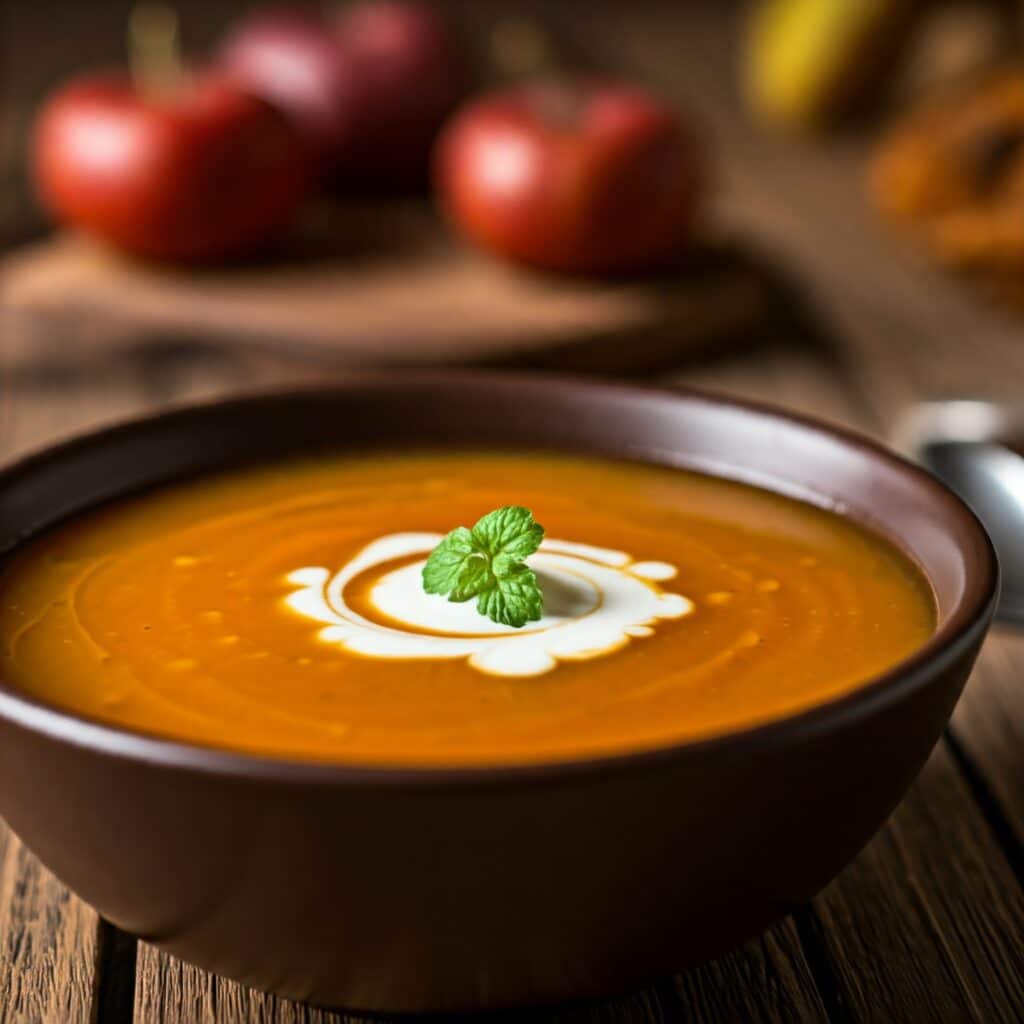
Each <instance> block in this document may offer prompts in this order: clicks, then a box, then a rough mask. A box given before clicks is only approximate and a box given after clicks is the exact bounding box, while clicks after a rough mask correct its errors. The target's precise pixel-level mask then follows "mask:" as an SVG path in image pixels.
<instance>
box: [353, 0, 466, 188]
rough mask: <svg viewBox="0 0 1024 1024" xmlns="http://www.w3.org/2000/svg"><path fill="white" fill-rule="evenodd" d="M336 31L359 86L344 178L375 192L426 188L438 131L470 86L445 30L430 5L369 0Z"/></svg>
mask: <svg viewBox="0 0 1024 1024" xmlns="http://www.w3.org/2000/svg"><path fill="white" fill-rule="evenodd" d="M337 32H338V34H339V37H340V39H341V40H342V43H343V45H344V46H345V47H346V48H347V50H348V53H349V55H350V59H351V60H352V61H353V64H354V67H355V72H356V75H355V77H356V81H357V82H358V84H359V90H358V96H357V98H358V106H357V108H356V109H355V111H354V121H355V125H356V130H355V132H354V134H353V137H352V139H351V142H350V148H349V150H348V153H347V155H346V158H345V160H344V161H343V163H342V164H341V166H340V167H339V175H340V178H341V179H342V180H343V181H347V182H352V183H355V184H357V185H359V186H362V187H370V188H374V189H379V188H382V187H383V188H398V189H401V188H409V187H413V186H417V185H424V184H425V183H426V181H427V179H428V177H429V169H430V151H431V148H432V146H433V143H434V140H435V139H436V137H437V133H438V131H439V129H440V127H441V125H442V123H443V121H444V119H445V117H446V116H447V115H448V114H449V113H450V112H451V110H452V108H453V107H454V106H455V104H456V103H457V102H458V101H459V100H460V99H461V98H462V97H463V96H464V95H465V94H466V92H467V90H468V86H469V79H470V75H469V71H468V69H467V65H466V62H465V60H464V58H463V56H462V54H461V52H460V50H459V47H458V45H457V44H456V42H455V40H454V38H453V35H452V32H451V30H450V28H449V27H448V24H447V23H446V22H445V20H444V19H443V18H442V17H441V15H440V14H439V13H438V11H437V10H435V9H434V8H432V7H429V6H427V5H425V4H419V3H406V2H400V0H365V2H363V3H357V4H354V5H352V6H351V7H348V8H346V9H345V10H344V11H343V13H342V15H341V17H340V19H339V20H338V22H337Z"/></svg>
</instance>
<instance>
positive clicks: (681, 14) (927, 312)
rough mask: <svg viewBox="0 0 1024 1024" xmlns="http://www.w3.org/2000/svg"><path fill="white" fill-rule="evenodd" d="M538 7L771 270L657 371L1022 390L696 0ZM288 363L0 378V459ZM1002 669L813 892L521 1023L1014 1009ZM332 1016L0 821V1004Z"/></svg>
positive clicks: (1009, 703) (960, 304) (797, 398)
mask: <svg viewBox="0 0 1024 1024" xmlns="http://www.w3.org/2000/svg"><path fill="white" fill-rule="evenodd" d="M477 9H478V10H479V9H480V8H477ZM549 15H556V16H557V17H558V18H560V19H563V20H564V21H565V22H566V27H567V28H569V29H571V30H572V31H573V32H574V33H575V35H576V37H577V38H579V39H581V40H582V41H583V42H584V43H585V44H586V45H587V46H588V47H589V48H590V49H591V51H592V52H593V53H594V54H595V55H597V56H598V57H599V58H601V59H603V60H604V61H605V62H607V63H608V64H609V65H612V66H616V65H618V66H624V67H627V68H631V69H634V70H637V71H639V72H640V73H641V74H644V75H646V76H647V77H648V78H650V79H652V80H653V81H654V82H655V83H656V84H659V85H661V86H662V87H663V88H665V89H666V90H667V91H669V92H671V93H673V94H674V95H677V96H679V97H681V98H683V99H687V100H689V101H690V102H691V104H692V105H693V106H694V107H696V108H697V109H699V110H701V111H702V112H703V113H704V114H705V116H706V117H707V119H708V121H709V123H710V124H711V126H712V128H713V129H714V131H715V134H716V136H717V142H718V149H719V152H720V154H721V160H720V173H721V177H722V189H721V194H720V197H719V200H718V203H717V207H718V209H717V211H716V212H717V219H718V222H719V223H721V224H723V225H725V226H726V227H727V228H728V230H729V232H730V233H731V234H732V235H734V236H735V237H736V238H738V239H740V240H742V242H743V244H745V245H746V246H748V247H749V248H750V249H751V250H752V251H754V252H759V253H761V254H762V256H763V257H764V258H765V263H766V265H770V266H771V267H773V268H775V271H777V270H778V268H779V267H781V268H783V270H784V273H785V276H786V277H787V278H788V279H789V281H790V282H791V283H793V284H792V286H791V287H789V288H782V289H781V291H780V302H779V305H780V315H779V317H778V321H777V323H775V324H773V325H772V326H773V331H772V332H771V337H770V338H769V339H767V340H766V342H765V343H764V344H763V345H762V346H761V347H760V348H759V349H757V350H756V351H752V352H748V353H745V354H741V355H735V354H734V355H732V356H729V357H725V358H722V359H719V360H709V361H704V362H703V363H702V364H701V365H700V366H696V367H690V368H688V369H684V370H680V371H679V372H678V373H675V374H673V375H672V377H671V379H672V380H675V381H679V382H683V383H687V384H697V385H700V386H709V387H714V388H717V389H719V390H725V391H728V392H732V393H738V394H743V395H752V396H757V397H761V398H768V399H771V400H773V401H776V402H780V403H783V404H785V405H788V406H790V407H793V408H797V409H800V410H803V411H807V412H810V413H813V414H816V415H819V416H822V417H824V418H826V419H829V420H833V421H837V422H841V423H847V424H851V425H854V426H856V427H859V428H860V429H862V430H865V431H867V432H869V433H874V434H878V435H883V436H884V434H885V432H886V431H887V429H888V428H889V426H890V425H891V423H892V420H893V418H894V417H895V416H896V415H898V413H899V412H900V410H901V408H903V407H904V406H905V404H906V403H907V402H909V401H912V400H914V399H917V398H920V397H925V396H927V397H936V396H941V395H945V394H953V393H971V394H979V393H980V394H985V395H1002V396H1008V395H1009V396H1014V397H1020V395H1019V394H1017V392H1018V391H1019V389H1020V382H1021V380H1022V370H1024V325H1022V324H1021V323H1020V322H1019V321H1016V320H1013V319H1011V318H1009V317H1005V316H1003V315H1002V314H1000V313H998V312H996V311H993V310H989V309H986V308H985V307H983V306H982V305H981V304H980V303H979V302H978V300H977V299H976V297H975V296H973V295H971V294H969V293H967V292H965V291H964V290H963V289H961V288H960V287H959V286H957V285H955V284H953V283H951V282H949V281H947V280H945V279H943V278H941V277H940V276H939V275H937V274H935V273H934V272H932V271H930V270H928V269H927V268H925V267H923V266H922V265H920V264H919V263H918V262H917V261H916V259H915V257H914V256H913V255H911V254H908V253H904V252H902V251H901V250H900V249H899V248H898V247H897V246H896V245H895V244H894V243H893V242H892V241H891V240H890V239H888V238H886V237H885V235H884V233H883V232H882V231H881V230H880V229H878V228H877V227H876V226H875V225H874V224H873V223H872V222H871V219H870V216H869V214H868V213H867V212H866V209H865V206H864V204H863V202H862V199H861V195H860V182H859V175H860V167H861V164H862V158H861V148H862V144H861V143H860V142H859V141H857V140H850V141H845V142H838V143H833V144H831V145H829V146H821V145H820V144H817V145H816V144H810V143H793V142H788V143H782V142H779V141H777V140H772V139H768V138H758V137H757V136H756V134H755V133H753V132H752V131H751V129H750V128H749V127H747V126H745V125H744V123H743V121H742V118H741V117H740V116H739V114H738V112H737V110H736V104H735V101H734V99H733V97H732V95H731V84H730V83H731V77H730V76H729V75H728V74H726V73H725V72H727V71H728V70H729V68H730V66H731V63H732V60H733V56H732V54H731V51H730V48H729V36H728V34H727V31H725V29H726V28H727V26H723V18H724V17H725V16H724V15H723V14H722V11H721V8H720V7H718V6H716V5H711V4H709V5H706V6H703V7H700V6H698V7H694V6H692V5H685V4H673V5H667V4H666V5H660V4H653V3H652V4H647V3H643V2H637V0H634V2H631V3H630V4H615V3H612V2H607V3H600V4H598V3H587V4H586V5H583V4H580V3H576V4H569V3H566V4H564V5H562V6H559V7H558V8H557V9H556V10H549ZM598 15H599V16H598ZM775 271H773V273H774V272H775ZM0 343H2V339H0ZM319 372H321V373H322V372H323V371H319ZM310 375H311V372H310V371H307V370H305V369H304V368H303V367H301V366H296V365H293V364H292V363H290V362H288V361H286V360H283V359H282V360H280V361H276V360H271V359H269V358H267V357H263V356H259V357H257V356H245V357H243V356H239V355H235V356H230V357H229V356H225V355H222V354H219V353H217V352H215V351H211V350H208V349H203V348H197V347H194V346H183V347H181V348H180V349H179V348H167V349H162V350H159V351H155V352H149V353H148V354H146V355H144V356H140V358H139V359H138V360H132V361H126V362H125V363H124V365H122V366H120V367H117V368H110V367H105V368H104V369H103V371H102V373H101V374H100V373H97V374H96V375H95V376H92V377H89V378H83V377H82V376H81V375H79V374H70V375H62V374H60V373H59V372H55V371H53V370H52V369H51V370H48V371H47V372H46V373H39V374H33V373H32V372H30V371H27V372H20V373H19V374H18V375H17V376H9V377H7V378H6V379H4V380H3V381H2V389H0V455H2V457H4V458H7V457H10V456H12V455H14V454H15V453H18V452H21V451H23V450H27V449H31V448H35V447H38V446H39V445H42V444H44V443H46V442H48V441H50V440H51V439H54V438H57V437H63V436H65V435H67V434H69V433H71V432H73V431H76V430H79V429H81V428H84V427H86V426H91V425H94V424H98V423H101V422H108V421H110V420H112V419H116V418H120V417H122V416H126V415H129V414H133V413H138V412H142V411H146V410H151V409H154V408H158V407H162V406H164V405H166V404H168V403H173V402H180V401H183V400H188V399H191V398H194V397H198V396H209V395H214V394H221V393H226V392H235V391H238V390H240V389H245V388H248V387H252V386H265V385H267V384H268V383H287V382H288V381H292V380H297V379H300V378H301V379H306V378H308V377H309V376H310ZM1022 675H1024V634H1021V633H1020V632H1017V631H1013V630H1011V629H1009V628H1005V627H997V628H996V629H995V631H994V633H993V635H992V636H991V638H990V640H989V641H988V643H987V644H986V647H985V650H984V652H983V654H982V657H981V660H980V663H979V665H978V668H977V670H976V671H975V673H974V677H973V678H972V680H971V682H970V684H969V685H968V688H967V691H966V694H965V696H964V698H963V699H962V701H961V702H960V705H959V707H958V708H957V711H956V714H955V716H954V719H953V723H952V725H951V727H950V729H949V730H948V731H947V733H946V735H945V736H944V737H943V739H942V740H941V741H940V743H939V744H938V746H937V747H936V749H935V751H934V753H933V755H932V757H931V759H930V761H929V762H928V764H927V766H926V768H925V769H924V771H923V772H922V774H921V776H920V778H919V779H918V781H917V783H916V784H915V785H914V787H913V788H912V790H911V792H910V793H909V795H908V796H907V798H906V799H905V800H904V801H903V803H902V804H901V806H900V807H899V808H898V809H897V811H896V812H895V813H894V814H893V816H892V818H891V819H890V821H889V822H888V823H887V824H886V825H885V827H884V828H883V829H882V830H881V832H880V833H879V834H878V836H876V838H875V839H874V840H873V841H872V842H871V843H870V844H869V845H868V847H867V848H866V849H865V850H864V851H863V852H862V853H861V855H860V856H859V857H858V858H857V859H856V861H855V862H854V863H853V864H852V865H851V866H850V867H848V868H847V869H846V870H845V871H844V872H843V873H842V874H841V875H840V876H839V878H838V879H836V880H835V881H834V882H833V883H832V884H831V885H830V886H829V887H828V888H827V889H826V890H825V891H824V892H823V893H822V894H821V895H820V896H819V897H818V898H817V899H816V900H815V901H814V902H813V903H812V904H811V905H809V906H807V907H805V908H803V909H802V910H801V911H799V912H798V913H796V914H795V915H793V916H792V917H791V918H789V919H788V920H786V921H784V922H783V923H781V924H780V925H778V926H777V927H776V928H774V929H773V930H772V931H770V932H769V933H767V934H766V935H764V936H763V937H761V938H760V939H758V940H756V941H754V942H751V943H748V944H747V945H746V946H744V947H743V948H741V949H738V950H736V951H735V952H733V953H732V954H731V955H729V956H727V957H725V958H723V959H721V960H719V961H716V962H714V963H711V964H708V965H706V966H704V967H701V968H699V969H697V970H693V971H690V972H688V973H686V974H682V975H679V976H677V977H675V978H666V979H665V980H664V981H662V982H661V983H660V984H658V985H656V986H654V987H652V988H650V989H647V990H645V991H642V992H636V993H634V994H631V995H628V996H624V997H622V998H618V999H615V1000H613V1001H611V1002H608V1003H604V1004H600V1005H591V1006H580V1007H572V1008H565V1009H559V1010H545V1011H535V1012H533V1013H530V1014H526V1015H524V1019H528V1020H536V1021H563V1022H570V1021H573V1022H575V1021H578V1022H584V1021H593V1022H598V1021H603V1022H608V1024H617V1022H623V1024H625V1022H652V1024H653V1022H669V1021H684V1020H685V1021H690V1020H694V1021H738V1022H740V1021H742V1022H747V1021H749V1022H758V1021H786V1022H789V1021H837V1022H850V1021H858V1022H859V1021H865V1022H876V1021H878V1022H918V1021H938V1022H959V1021H978V1022H985V1024H989V1022H999V1021H1006V1022H1015V1021H1020V1020H1022V1019H1024V889H1022V885H1024V856H1022V849H1024V682H1022ZM865 757H870V751H865ZM354 1019H355V1018H352V1017H344V1016H341V1015H335V1014H331V1013H328V1012H325V1011H321V1010H316V1009H311V1008H308V1007H303V1006H299V1005H296V1004H292V1003H289V1002H286V1001H282V1000H278V999H275V998H273V997H270V996H267V995H264V994H261V993H258V992H254V991H250V990H248V989H245V988H242V987H240V986H238V985H236V984H234V983H232V982H228V981H224V980H222V979H219V978H216V977H213V976H212V975H209V974H206V973H204V972H202V971H199V970H196V969H194V968H192V967H190V966H188V965H186V964H183V963H181V962H179V961H177V960H174V959H172V958H170V957H168V956H165V955H164V954H162V953H159V952H157V951H156V950H155V949H153V948H152V947H150V946H148V945H146V944H145V943H136V942H135V940H134V939H132V938H131V937H129V936H126V935H124V934H122V933H120V932H118V931H117V930H116V929H115V928H113V927H112V926H110V925H109V924H107V923H105V922H103V921H101V920H100V919H99V918H98V917H97V915H96V914H95V913H94V912H93V911H92V910H91V909H90V908H88V907H87V906H85V905H83V904H82V903H81V902H79V901H78V900H77V899H76V898H75V897H74V896H72V895H70V894H69V893H68V892H67V890H65V889H64V888H63V887H62V886H61V884H60V883H59V882H58V881H56V880H55V879H54V878H53V877H52V876H51V875H50V874H49V873H48V872H47V871H46V869H45V868H43V867H42V866H40V864H39V863H38V862H37V861H36V860H35V859H34V857H33V856H32V854H31V853H30V852H29V851H27V850H26V849H25V848H24V847H23V846H22V845H21V843H20V842H19V841H18V839H17V838H16V837H15V836H13V835H12V834H10V833H9V832H6V831H4V830H3V827H2V825H0V1021H8V1022H22V1021H27V1022H36V1021H45V1022H51V1021H52V1022H61V1024H63V1022H68V1024H73V1022H79V1021H81V1022H83V1024H84V1022H88V1021H99V1022H127V1021H131V1020H134V1021H138V1022H140V1024H154V1022H157V1021H166V1022H172V1024H173V1022H179V1021H181V1022H214V1021H216V1022H224V1024H235V1022H243V1021H249V1020H258V1021H266V1022H281V1024H284V1022H299V1021H303V1022H305V1021H308V1022H317V1024H328V1022H338V1021H343V1020H349V1021H351V1020H354Z"/></svg>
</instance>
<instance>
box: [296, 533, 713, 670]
mask: <svg viewBox="0 0 1024 1024" xmlns="http://www.w3.org/2000/svg"><path fill="white" fill-rule="evenodd" d="M441 539H442V535H441V534H437V533H393V534H389V535H388V536H386V537H381V538H380V539H378V540H375V541H373V542H372V543H371V544H368V545H367V546H366V547H365V548H363V549H362V550H361V551H360V552H359V553H358V554H357V555H355V557H353V558H352V559H351V560H350V561H349V562H348V563H347V564H346V565H344V566H343V567H342V568H341V569H340V570H338V572H336V573H334V574H333V575H332V574H331V572H330V570H328V569H326V568H323V567H320V566H306V567H305V568H302V569H296V570H295V571H294V572H291V573H289V574H288V577H287V581H288V582H289V583H290V584H293V585H295V586H296V587H297V588H298V589H296V590H295V591H294V592H293V593H291V594H289V595H288V596H287V597H286V598H285V603H286V604H287V606H288V607H289V608H291V609H292V610H293V611H295V612H298V613H299V614H300V615H303V616H305V617H307V618H309V619H312V620H313V621H315V622H318V623H321V624H322V626H323V628H322V629H321V630H320V631H319V633H318V636H319V638H320V640H322V641H323V642H325V643H328V644H335V645H338V646H340V647H343V648H345V649H346V650H349V651H352V652H354V653H357V654H363V655H367V656H370V657H377V658H466V659H468V662H469V664H470V665H471V666H472V667H473V668H475V669H478V670H479V671H481V672H487V673H490V674H492V675H500V676H534V675H540V674H541V673H543V672H548V671H550V670H551V669H553V668H554V667H555V666H556V665H557V664H558V662H559V660H579V659H584V658H595V657H598V656H600V655H603V654H610V653H611V652H612V651H615V650H618V649H619V648H620V647H622V646H624V645H625V644H627V643H629V641H630V639H631V638H636V639H639V638H642V637H646V636H650V635H651V633H652V632H653V626H654V625H655V623H656V622H657V621H658V620H659V619H675V618H679V617H681V616H683V615H688V614H689V613H690V612H692V611H693V607H694V606H693V602H692V601H689V600H688V599H687V598H685V597H683V596H682V595H681V594H674V593H666V592H665V591H663V590H661V588H660V587H659V586H658V585H657V582H656V581H662V580H667V579H671V578H672V577H674V576H675V575H676V569H675V567H674V566H672V565H669V564H668V563H667V562H635V561H633V559H632V558H631V557H630V556H629V555H627V554H626V553H625V552H622V551H613V550H609V549H607V548H598V547H591V546H590V545H589V544H576V543H572V542H570V541H560V540H545V541H544V542H543V543H542V544H541V546H540V549H539V550H538V551H537V553H536V554H534V555H533V556H531V558H530V566H531V567H532V568H533V569H534V571H535V572H536V573H537V578H538V581H539V582H540V585H541V589H542V591H543V593H544V616H543V618H542V619H540V621H539V622H532V623H529V624H528V625H527V626H525V627H523V628H522V629H516V628H514V627H512V626H504V625H502V624H501V623H497V622H491V621H490V619H487V618H484V617H483V616H481V615H480V614H479V613H478V612H477V610H476V604H475V602H473V601H468V602H465V603H463V604H457V603H453V602H450V601H448V600H447V599H446V598H444V597H439V596H437V595H431V594H427V593H425V592H424V590H423V585H422V580H421V573H422V570H423V566H424V564H425V563H426V559H427V555H428V554H429V553H430V551H431V550H432V549H433V548H434V547H435V546H436V545H437V544H438V543H439V542H440V541H441ZM420 553H422V555H423V558H422V559H416V560H415V561H412V562H410V563H409V564H408V565H404V566H402V567H401V568H399V569H394V570H392V571H390V572H386V573H383V574H382V575H381V576H380V578H379V579H377V580H376V582H375V583H374V584H373V585H372V587H371V589H370V592H369V603H370V605H371V607H372V608H373V609H374V610H375V611H377V612H380V614H381V616H382V621H379V622H378V621H374V620H373V619H370V618H367V617H366V616H363V615H360V614H359V613H358V612H356V611H354V610H353V609H352V608H351V607H350V606H349V604H348V603H347V602H346V600H345V588H346V586H347V585H348V583H349V582H350V581H351V580H353V579H354V578H355V577H356V576H358V575H360V574H361V573H364V572H366V571H367V570H369V569H372V568H373V567H374V566H377V565H382V564H385V563H387V562H390V561H392V560H394V559H398V558H405V557H409V556H412V555H416V554H420ZM402 627H408V629H406V628H402Z"/></svg>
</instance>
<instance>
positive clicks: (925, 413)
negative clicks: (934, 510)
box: [892, 400, 1024, 623]
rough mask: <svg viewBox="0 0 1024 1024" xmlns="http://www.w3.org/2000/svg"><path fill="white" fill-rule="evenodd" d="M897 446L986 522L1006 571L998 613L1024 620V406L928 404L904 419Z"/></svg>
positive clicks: (896, 434) (899, 426) (895, 437)
mask: <svg viewBox="0 0 1024 1024" xmlns="http://www.w3.org/2000/svg"><path fill="white" fill-rule="evenodd" d="M892 441H893V445H894V447H896V448H898V449H899V450H900V451H902V452H903V453H904V454H906V455H908V456H909V457H910V458H912V459H915V460H916V461H917V462H919V463H921V465H923V466H924V467H925V468H926V469H928V470H930V471H931V472H932V473H934V474H935V475H936V476H937V477H939V479H941V480H942V481H944V482H945V483H946V484H947V485H948V486H949V487H950V488H952V489H953V490H954V491H956V493H957V494H959V495H960V497H961V498H963V500H964V501H965V502H967V504H968V505H970V506H971V508H972V509H973V510H974V512H975V513H976V514H977V516H978V518H979V519H981V521H982V522H983V523H984V524H985V528H986V529H987V530H988V532H989V536H990V537H991V538H992V543H993V544H994V545H995V548H996V553H997V554H998V556H999V561H1000V565H1001V567H1002V580H1003V583H1002V595H1001V597H1000V601H999V615H1000V616H1001V617H1003V618H1007V619H1012V620H1014V621H1016V622H1021V623H1024V457H1022V454H1021V452H1024V404H1021V405H1017V404H1001V403H994V402H983V401H967V400H957V401H948V402H925V403H922V404H921V405H917V406H914V407H913V408H912V409H911V410H910V411H909V412H908V413H907V414H906V415H905V416H904V417H903V418H902V419H901V420H900V421H899V423H898V424H897V426H896V429H895V431H894V432H893V436H892Z"/></svg>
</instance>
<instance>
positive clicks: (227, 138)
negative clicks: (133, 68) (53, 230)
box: [33, 75, 310, 263]
mask: <svg viewBox="0 0 1024 1024" xmlns="http://www.w3.org/2000/svg"><path fill="white" fill-rule="evenodd" d="M33 151H34V170H35V178H36V184H37V187H38V191H39V194H40V197H41V199H42V201H43V203H44V205H45V206H46V207H47V208H48V209H49V211H50V212H51V214H52V215H53V216H54V218H55V219H57V220H58V221H61V222H64V223H66V224H68V225H71V226H74V227H76V228H79V229H81V230H83V231H85V232H87V233H89V234H92V235H95V236H98V237H100V238H102V239H105V240H106V241H108V242H110V243H112V244H113V245H115V246H117V247H119V248H121V249H124V250H126V251H128V252H130V253H134V254H136V255H139V256H143V257H147V258H152V259H157V260H167V261H173V262H184V263H204V262H213V261H218V260H223V259H226V258H231V257H236V256H239V255H243V254H247V253H249V252H250V251H252V250H254V249H259V248H262V247H264V246H265V245H267V244H268V243H269V242H271V241H272V240H274V239H276V238H277V237H278V236H279V235H281V234H282V233H283V232H284V231H286V230H287V227H288V225H289V224H290V222H291V220H292V219H293V216H294V214H295V213H296V210H297V207H298V206H299V204H300V203H301V202H302V200H303V199H304V198H305V196H306V195H307V193H308V191H309V183H310V173H309V161H308V157H307V155H306V152H305V149H304V147H303V145H302V143H301V140H300V138H299V136H298V135H297V132H296V130H295V129H294V128H293V127H292V125H291V124H290V123H289V122H288V120H287V119H286V118H285V117H284V116H283V115H282V114H281V113H280V112H279V111H277V110H275V109H274V108H273V107H271V106H270V105H269V104H267V103H266V102H264V101H263V100H261V99H259V98H257V97H255V96H252V95H250V94H248V93H246V92H245V91H244V90H242V89H241V88H239V86H238V85H236V84H234V83H232V82H230V81H227V80H226V79H223V78H219V77H199V78H195V79H193V80H190V81H189V82H188V83H187V84H184V85H182V86H181V88H179V89H176V90H175V91H174V92H173V93H172V94H167V95H163V96H162V97H160V98H157V97H152V96H143V95H142V94H140V92H139V91H138V90H137V89H136V87H135V85H134V83H133V82H132V81H131V80H130V79H129V78H127V77H125V76H119V75H108V76H94V77H89V78H83V79H80V80H78V81H75V82H73V83H71V84H70V85H68V86H66V87H65V88H63V89H61V90H60V91H59V92H57V93H56V94H55V95H54V96H53V97H51V98H50V99H49V100H48V101H47V102H46V104H45V106H44V107H43V109H42V110H41V111H40V114H39V117H38V119H37V123H36V131H35V136H34V142H33Z"/></svg>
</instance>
